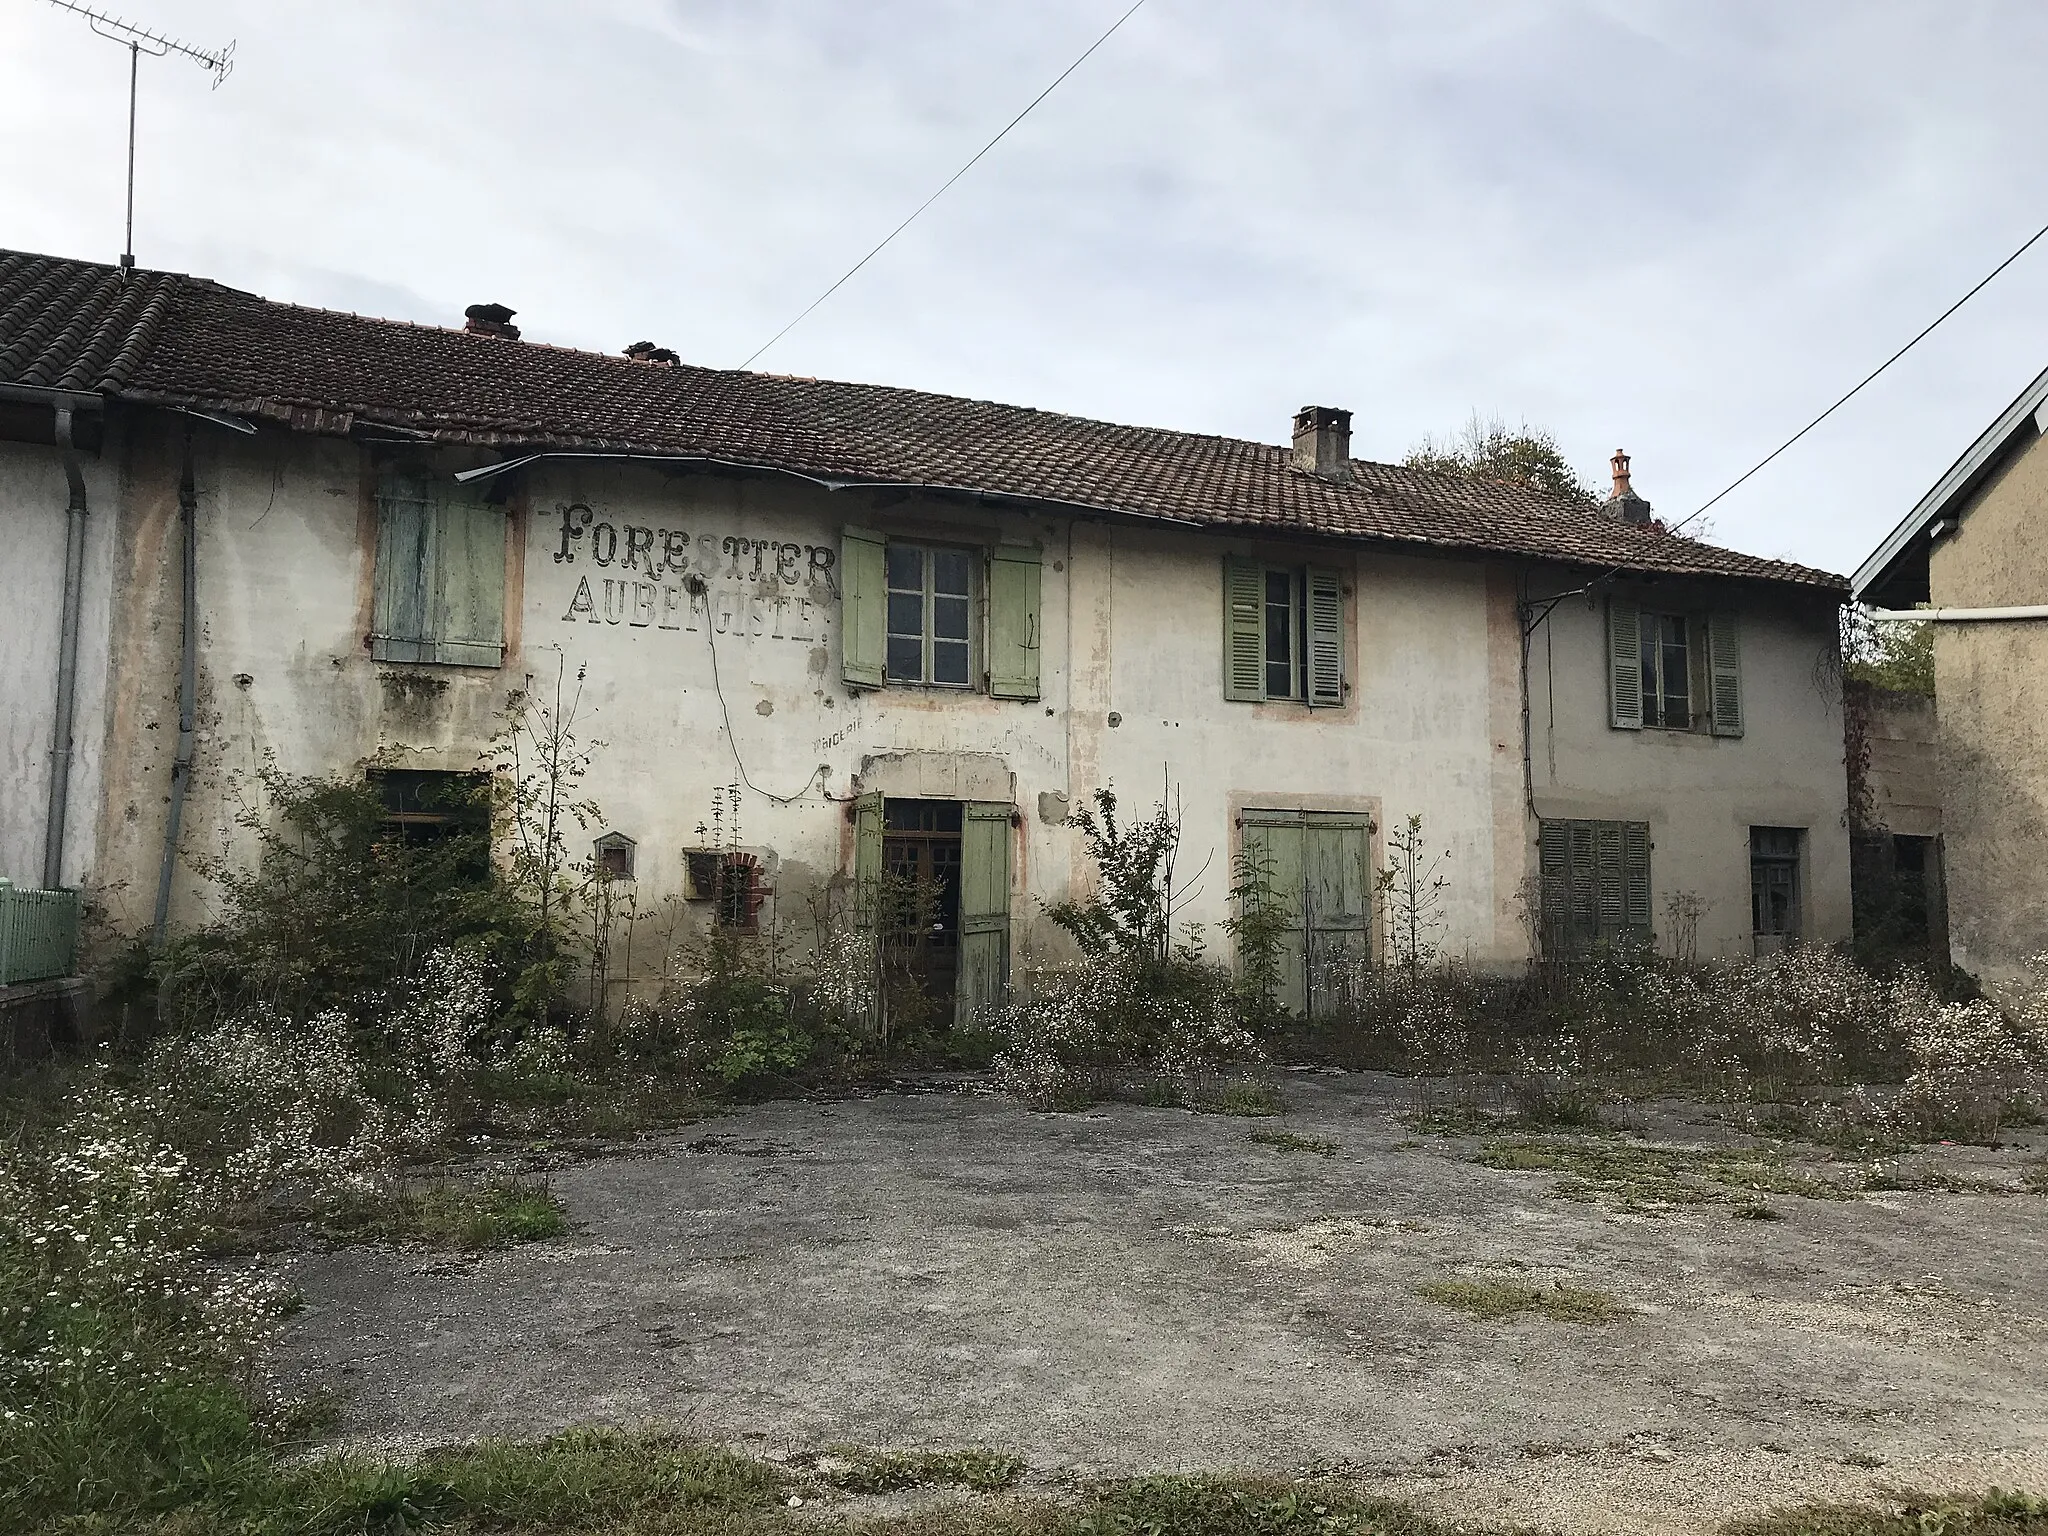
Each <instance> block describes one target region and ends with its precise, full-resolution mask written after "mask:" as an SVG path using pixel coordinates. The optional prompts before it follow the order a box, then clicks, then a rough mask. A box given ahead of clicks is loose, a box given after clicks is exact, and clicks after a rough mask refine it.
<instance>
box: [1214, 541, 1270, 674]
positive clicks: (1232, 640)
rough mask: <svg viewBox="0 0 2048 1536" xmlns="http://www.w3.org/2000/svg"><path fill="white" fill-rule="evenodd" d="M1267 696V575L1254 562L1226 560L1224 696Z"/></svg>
mask: <svg viewBox="0 0 2048 1536" xmlns="http://www.w3.org/2000/svg"><path fill="white" fill-rule="evenodd" d="M1265 696H1266V572H1265V568H1264V567H1263V566H1260V565H1259V564H1257V563H1256V562H1254V561H1251V560H1240V559H1238V558H1237V557H1236V556H1235V555H1226V556H1225V557H1224V560H1223V697H1224V698H1226V699H1235V700H1239V701H1253V700H1258V699H1263V698H1264V697H1265Z"/></svg>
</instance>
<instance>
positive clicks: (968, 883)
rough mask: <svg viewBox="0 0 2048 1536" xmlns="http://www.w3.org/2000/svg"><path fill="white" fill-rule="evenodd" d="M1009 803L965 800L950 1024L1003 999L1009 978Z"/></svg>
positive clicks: (964, 1024) (964, 1023)
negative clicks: (956, 967) (955, 975)
mask: <svg viewBox="0 0 2048 1536" xmlns="http://www.w3.org/2000/svg"><path fill="white" fill-rule="evenodd" d="M1014 814H1015V812H1014V810H1013V808H1012V807H1010V806H1007V805H997V804H994V803H989V802H980V801H970V802H968V804H967V806H966V810H965V815H964V817H963V820H962V822H961V829H960V830H961V835H960V974H959V976H958V978H957V979H956V980H955V982H954V985H953V1023H954V1027H955V1028H968V1027H971V1026H972V1025H973V1024H974V1023H975V1022H976V1020H977V1019H979V1018H980V1017H981V1015H982V1014H983V1013H985V1012H986V1011H987V1010H988V1009H990V1008H993V1007H995V1006H996V1005H997V1004H999V1003H1000V1002H1002V1000H1003V998H1004V996H1005V995H1006V994H1007V992H1008V990H1009V984H1010V833H1011V828H1010V818H1011V817H1012V816H1013V815H1014Z"/></svg>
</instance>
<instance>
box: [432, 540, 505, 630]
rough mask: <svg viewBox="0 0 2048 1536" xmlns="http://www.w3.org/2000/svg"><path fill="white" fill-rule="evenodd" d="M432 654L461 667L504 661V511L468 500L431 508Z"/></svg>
mask: <svg viewBox="0 0 2048 1536" xmlns="http://www.w3.org/2000/svg"><path fill="white" fill-rule="evenodd" d="M434 521H435V524H436V532H437V534H438V537H437V538H436V540H435V545H436V548H435V561H434V567H435V569H434V585H435V594H434V628H433V640H434V645H433V653H434V654H433V657H432V659H433V660H435V661H438V662H444V663H447V664H449V665H453V666H462V667H495V666H498V665H500V664H501V663H502V662H503V661H504V659H505V514H504V512H503V511H502V510H501V509H499V508H497V507H493V506H489V505H487V504H485V503H483V502H474V501H444V502H443V503H442V504H441V505H440V506H439V507H437V508H436V509H435V519H434Z"/></svg>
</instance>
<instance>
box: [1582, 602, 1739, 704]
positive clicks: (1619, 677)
mask: <svg viewBox="0 0 2048 1536" xmlns="http://www.w3.org/2000/svg"><path fill="white" fill-rule="evenodd" d="M1607 682H1608V721H1609V723H1610V724H1612V725H1613V726H1614V727H1615V728H1616V729H1617V730H1624V731H1640V730H1643V729H1644V728H1646V727H1647V728H1649V729H1652V730H1664V731H1700V732H1705V733H1710V734H1712V735H1715V736H1740V735H1741V734H1742V651H1741V644H1740V640H1739V638H1738V635H1737V631H1736V625H1735V615H1734V614H1733V613H1730V612H1727V611H1725V610H1719V609H1717V610H1715V611H1713V612H1710V613H1703V614H1702V613H1679V612H1672V611H1669V610H1664V611H1657V610H1652V609H1647V608H1644V607H1643V606H1642V605H1641V604H1640V603H1639V602H1637V601H1636V600H1635V599H1634V598H1630V597H1623V596H1615V597H1612V598H1609V599H1608V602H1607Z"/></svg>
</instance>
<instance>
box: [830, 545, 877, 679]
mask: <svg viewBox="0 0 2048 1536" xmlns="http://www.w3.org/2000/svg"><path fill="white" fill-rule="evenodd" d="M888 542H889V541H888V540H887V539H884V538H883V537H882V536H881V535H880V534H879V533H870V532H868V531H867V530H866V529H865V528H842V529H841V530H840V533H839V659H840V675H841V677H843V678H844V679H845V682H846V686H847V687H849V688H879V687H881V686H882V670H883V665H884V663H885V662H886V660H887V658H888V650H889V626H888V617H889V590H888V576H887V574H886V568H885V565H884V562H883V558H882V557H883V552H884V551H885V550H886V549H887V548H888Z"/></svg>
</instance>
